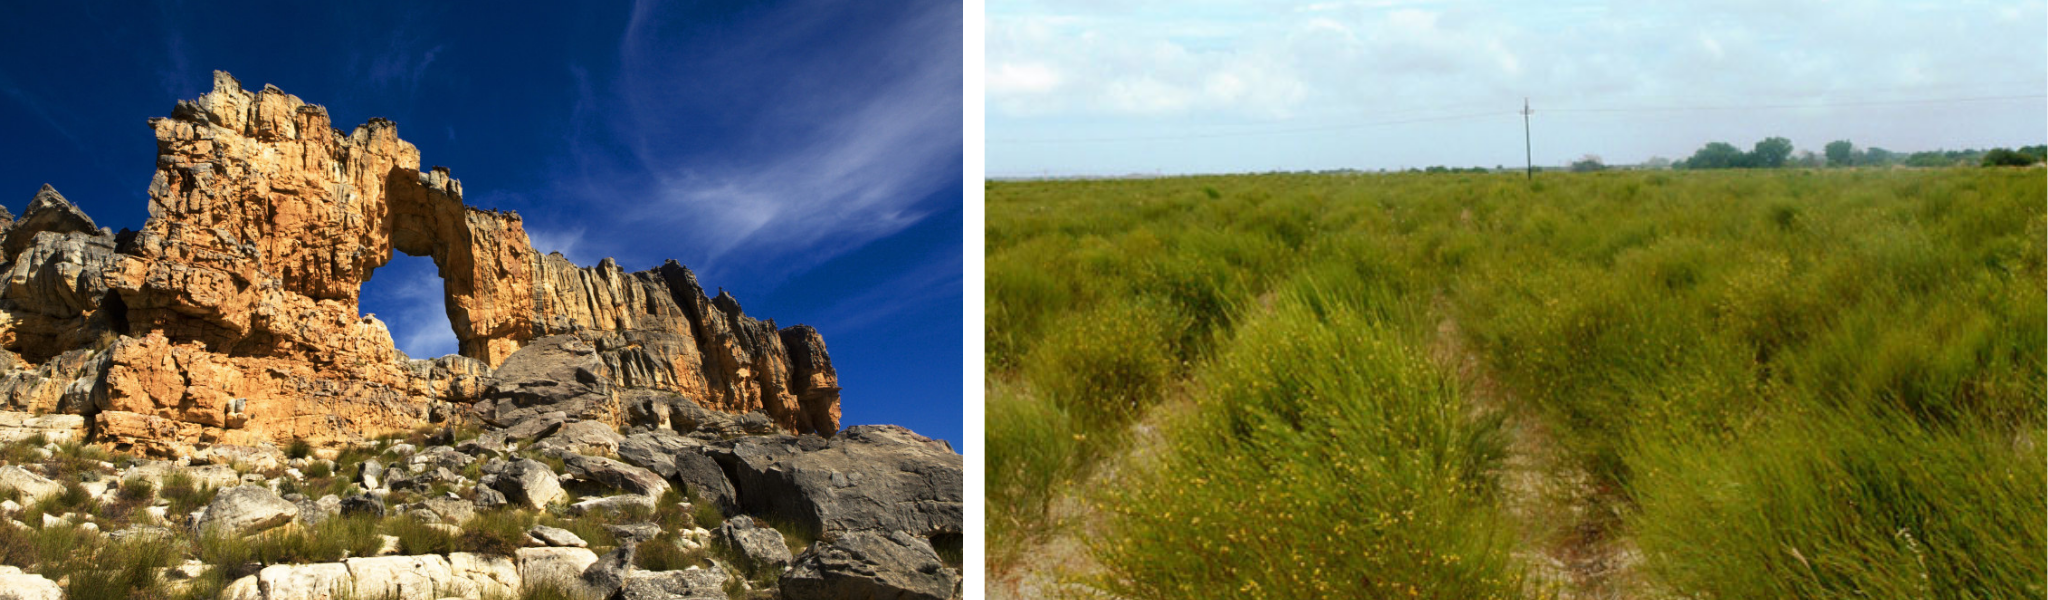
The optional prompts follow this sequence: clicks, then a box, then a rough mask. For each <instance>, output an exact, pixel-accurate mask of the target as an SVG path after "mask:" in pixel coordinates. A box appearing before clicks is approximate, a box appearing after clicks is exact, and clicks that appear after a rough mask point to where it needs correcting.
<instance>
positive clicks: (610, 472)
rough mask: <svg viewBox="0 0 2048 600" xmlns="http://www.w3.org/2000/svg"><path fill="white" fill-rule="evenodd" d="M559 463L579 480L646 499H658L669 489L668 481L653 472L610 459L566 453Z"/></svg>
mask: <svg viewBox="0 0 2048 600" xmlns="http://www.w3.org/2000/svg"><path fill="white" fill-rule="evenodd" d="M562 462H563V463H564V464H566V465H567V466H568V467H569V474H570V475H574V476H576V477H577V478H579V479H584V480H587V481H594V482H597V483H601V484H604V485H606V486H609V487H613V488H617V489H620V490H624V491H627V492H631V493H634V494H640V495H643V496H647V497H649V498H660V497H661V495H662V494H663V493H665V492H667V491H668V481H666V480H664V479H662V478H661V476H660V475H656V474H654V472H653V471H649V470H647V469H642V468H640V467H636V466H633V465H629V464H626V463H622V462H619V461H616V460H612V459H609V458H600V457H596V456H584V455H581V454H569V455H566V456H563V457H562Z"/></svg>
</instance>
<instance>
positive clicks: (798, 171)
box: [561, 2, 962, 281]
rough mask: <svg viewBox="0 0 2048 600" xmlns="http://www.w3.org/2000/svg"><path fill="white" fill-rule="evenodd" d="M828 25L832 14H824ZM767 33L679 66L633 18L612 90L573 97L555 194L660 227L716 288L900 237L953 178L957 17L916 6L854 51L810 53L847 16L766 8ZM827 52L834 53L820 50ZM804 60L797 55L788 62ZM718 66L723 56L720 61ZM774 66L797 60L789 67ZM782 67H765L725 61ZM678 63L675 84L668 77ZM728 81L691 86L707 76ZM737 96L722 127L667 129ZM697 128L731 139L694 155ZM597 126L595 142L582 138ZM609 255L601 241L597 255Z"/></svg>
mask: <svg viewBox="0 0 2048 600" xmlns="http://www.w3.org/2000/svg"><path fill="white" fill-rule="evenodd" d="M835 11H836V12H835ZM768 12H772V13H773V14H772V18H762V19H761V22H763V23H768V22H773V23H776V27H775V28H774V30H771V31H768V32H767V33H763V34H761V35H755V36H750V37H749V38H748V39H745V40H742V41H739V42H737V43H739V44H743V45H744V46H743V47H737V48H728V49H722V50H721V51H719V52H713V53H711V54H713V55H712V56H705V55H704V54H705V52H704V50H702V49H701V48H696V47H690V48H689V49H688V50H687V51H686V52H689V53H695V54H692V55H678V54H677V53H678V52H679V51H682V50H679V49H678V48H676V47H674V46H673V41H672V40H673V38H674V37H675V36H674V35H673V34H672V33H670V32H667V31H663V30H662V28H663V27H674V26H677V25H675V24H673V23H669V22H667V21H665V18H667V15H665V14H663V7H662V6H660V5H659V4H658V3H655V2H641V3H637V4H636V5H635V9H634V11H633V13H632V16H631V18H630V23H629V25H628V26H627V29H626V33H625V35H623V36H622V41H621V45H620V58H621V63H622V68H621V70H620V80H619V81H617V82H614V83H613V84H612V85H611V86H609V89H606V88H605V87H603V86H596V85H593V84H592V82H591V78H590V75H589V73H587V72H585V71H583V70H581V69H580V68H573V67H572V70H573V71H574V72H573V74H574V75H575V76H576V78H577V80H578V81H579V82H581V84H580V85H579V89H578V90H577V101H576V105H575V109H574V111H573V112H574V113H575V114H574V115H573V116H574V117H575V118H573V119H572V123H571V125H570V130H571V131H570V133H569V135H570V138H571V139H570V145H571V148H570V152H571V153H573V154H575V155H578V156H581V157H609V156H616V155H617V154H618V152H617V150H618V149H620V148H623V149H625V150H627V152H626V154H629V155H630V161H629V162H628V163H626V164H619V163H616V162H613V163H606V162H604V159H602V158H600V159H589V158H585V159H582V160H579V161H577V164H575V165H572V166H571V167H570V168H573V169H575V171H576V172H577V173H578V175H579V176H578V177H574V178H571V179H572V180H570V181H566V182H563V183H562V184H561V187H562V191H563V192H564V193H568V194H572V195H575V196H577V197H580V198H583V199H585V200H587V201H588V202H589V203H591V204H592V205H593V206H605V207H608V209H609V210H614V211H616V213H617V214H618V215H619V217H620V218H622V219H624V220H627V221H629V222H631V223H634V224H637V225H639V226H642V227H659V228H661V229H662V230H663V231H664V232H665V233H667V234H668V236H667V237H664V238H663V239H662V240H661V244H662V245H663V246H664V247H666V248H667V252H668V253H669V254H670V255H671V256H675V257H676V258H681V259H684V260H685V261H686V262H691V263H692V267H693V268H697V269H698V270H699V271H700V273H704V274H707V275H716V274H718V273H720V272H722V271H724V270H727V269H731V268H735V267H739V268H745V269H747V270H749V271H752V272H755V273H757V274H759V273H770V274H771V276H769V277H767V279H768V280H771V281H772V280H773V279H774V277H773V276H772V274H773V273H781V274H785V275H786V274H789V273H794V272H796V271H797V270H799V269H801V268H803V267H805V266H808V265H810V264H816V263H817V262H820V261H823V260H826V259H828V258H830V257H832V256H834V255H836V254H838V253H841V252H844V251H846V250H849V249H852V248H857V247H859V246H860V245H862V244H865V243H867V242H870V241H872V240H875V239H878V238H881V237H885V236H888V235H890V234H892V233H895V232H898V231H901V230H902V229H903V228H905V227H908V226H910V225H911V224H914V223H916V222H917V221H918V220H920V219H922V218H924V217H925V216H926V215H927V212H928V210H927V209H925V208H920V204H921V203H923V202H925V201H926V200H927V197H928V196H930V195H931V194H932V193H933V192H935V191H938V190H939V189H941V188H942V187H943V186H946V185H950V184H951V183H952V182H953V181H955V180H957V178H958V176H959V173H960V159H961V156H962V154H961V149H960V144H961V137H960V125H961V123H960V119H961V107H960V71H961V69H960V62H959V60H960V59H959V57H960V54H961V51H960V43H961V38H960V24H959V19H960V7H959V6H958V5H955V4H948V3H944V2H936V3H926V4H925V5H923V6H921V7H918V8H917V9H915V10H912V11H911V12H912V14H909V15H905V16H903V17H902V18H896V19H891V20H889V21H887V22H884V23H882V24H880V25H879V26H880V27H881V28H882V29H883V30H882V31H878V32H876V33H875V34H873V35H871V36H863V39H860V40H857V41H856V42H855V43H856V44H858V46H856V47H847V48H844V49H843V50H841V51H833V52H817V51H814V50H810V49H809V48H810V47H811V46H814V45H817V44H820V43H821V40H831V39H833V38H832V37H831V36H832V35H834V32H836V31H837V30H838V29H839V23H838V21H841V20H844V19H848V18H855V17H859V16H864V15H860V14H858V11H852V12H851V13H849V12H848V11H847V10H846V9H821V8H820V7H816V6H792V7H782V8H778V9H774V10H771V11H768ZM822 43H825V44H828V45H829V44H839V43H845V42H843V41H826V42H822ZM797 48H801V49H803V50H802V51H799V52H791V51H790V50H791V49H797ZM720 52H723V54H721V53H720ZM784 55H794V56H797V58H789V57H788V56H784ZM748 56H780V57H781V58H777V59H775V60H778V61H783V62H778V63H777V64H774V65H766V64H758V63H755V62H753V61H751V60H745V59H741V58H736V57H748ZM690 61H699V62H695V63H691V64H692V66H691V67H689V69H690V70H688V71H683V72H678V70H677V69H676V68H671V67H668V66H665V65H671V64H682V63H686V62H690ZM707 64H708V65H717V67H716V68H720V69H733V72H730V73H727V74H725V75H724V78H725V80H722V81H716V82H709V83H704V82H699V81H698V80H699V79H701V78H704V77H706V76H707V75H708V74H707V73H705V72H704V65H707ZM726 91H730V92H731V93H735V94H743V95H744V97H745V101H744V103H745V106H740V107H725V106H721V112H724V113H726V114H723V115H720V116H716V117H707V116H704V115H702V114H691V115H689V116H681V117H679V116H678V112H679V111H678V110H677V108H676V106H677V105H678V103H679V102H683V103H695V104H692V106H702V105H703V103H704V102H705V101H704V97H705V95H708V94H719V93H721V92H726ZM698 119H711V120H722V121H723V122H720V123H718V126H719V127H723V128H727V129H722V131H731V130H732V129H739V130H743V131H747V133H745V134H740V135H731V134H728V135H726V136H725V137H723V138H720V139H719V140H718V141H717V142H716V144H718V145H719V146H722V147H715V148H714V147H705V146H698V145H693V144H692V142H693V140H690V139H688V138H686V137H682V136H688V135H691V134H694V133H697V132H698V131H700V130H699V129H697V128H696V125H697V123H694V122H692V121H694V120H698ZM593 121H599V122H602V123H603V127H602V128H601V129H593V128H590V127H589V125H590V124H591V123H592V122H593ZM593 243H596V244H598V245H600V246H605V250H606V251H621V249H620V248H617V247H616V246H617V242H614V241H612V240H593Z"/></svg>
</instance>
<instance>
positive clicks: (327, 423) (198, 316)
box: [0, 72, 840, 454]
mask: <svg viewBox="0 0 2048 600" xmlns="http://www.w3.org/2000/svg"><path fill="white" fill-rule="evenodd" d="M150 126H151V127H152V128H153V129H154V130H155V132H156V139H157V152H158V157H157V172H156V175H155V177H154V179H153V180H152V181H151V183H150V188H149V198H150V205H149V210H150V215H151V216H150V219H149V221H148V223H147V224H146V225H144V227H143V229H142V230H141V231H137V232H125V231H124V232H122V233H121V234H119V235H116V234H114V233H112V232H109V231H107V230H105V229H99V228H97V227H96V226H95V225H94V223H93V221H92V219H91V218H90V217H88V216H86V215H85V214H84V213H83V212H82V211H79V210H78V209H77V208H76V207H75V206H73V205H71V204H70V203H69V202H67V201H65V199H64V198H63V197H62V195H60V194H58V193H57V192H56V191H55V190H53V189H50V188H48V187H47V186H46V187H45V188H44V189H43V190H42V191H40V192H38V193H37V194H36V195H35V198H34V199H33V200H32V201H31V202H30V204H29V206H28V207H27V209H26V210H25V211H24V212H23V214H22V216H21V218H20V219H18V220H15V219H12V218H11V216H7V215H0V216H5V217H6V218H0V252H4V256H0V272H4V273H6V276H7V281H6V285H5V286H4V288H0V348H5V349H6V350H7V351H9V352H10V353H11V354H9V355H4V356H0V403H4V406H0V409H5V410H17V411H29V412H43V413H67V414H77V415H82V416H86V417H88V418H89V430H90V431H89V433H90V435H91V436H92V437H93V439H95V440H98V441H102V442H105V443H108V444H111V445H113V446H115V447H117V448H136V449H142V450H148V451H152V452H157V453H171V454H179V453H185V452H189V451H191V450H192V449H194V448H197V447H200V446H204V445H208V444H233V445H246V444H256V443H262V442H275V443H281V442H284V441H286V440H293V439H303V440H308V441H310V442H313V443H314V444H315V445H329V444H333V443H338V442H343V441H349V440H354V439H360V438H363V437H367V436H374V435H378V434H382V433H387V432H394V431H401V430H409V429H413V428H415V427H417V426H419V425H422V424H425V423H429V422H436V421H439V420H441V419H443V418H445V417H447V416H449V415H454V414H461V413H464V412H466V411H469V410H470V409H471V404H472V403H477V402H478V401H480V400H481V401H483V402H481V403H480V404H478V406H479V407H481V408H485V409H487V410H488V411H502V410H503V409H505V407H506V406H507V405H508V403H509V405H513V406H514V407H515V408H516V405H517V404H518V402H517V400H507V398H512V397H513V396H516V395H517V394H516V391H507V390H509V389H511V388H508V387H507V385H511V386H512V387H517V386H516V385H513V384H516V382H513V384H507V383H506V381H507V380H508V378H512V379H516V378H517V377H520V376H523V375H520V374H517V373H506V374H504V376H500V374H499V373H498V372H497V369H498V368H499V367H500V366H502V365H504V364H505V363H506V362H507V359H508V358H509V357H511V356H513V355H514V353H516V352H518V351H519V350H520V349H522V348H524V347H526V346H527V345H528V344H529V343H531V342H533V341H534V340H537V339H541V338H556V337H563V336H566V337H571V338H574V339H575V340H577V341H578V342H579V343H580V344H581V345H582V346H583V348H584V349H585V350H587V354H586V356H587V357H588V359H589V360H587V361H585V362H586V363H587V364H584V365H583V366H581V367H579V369H580V371H581V372H583V373H586V374H587V375H588V378H589V379H590V381H586V382H583V383H582V385H584V386H585V387H586V388H588V389H587V390H586V392H587V393H588V394H589V395H590V396H589V397H588V398H587V399H586V400H587V402H586V403H585V404H586V405H587V406H583V410H582V411H581V412H582V413H584V414H579V415H575V416H578V417H582V418H594V419H607V420H610V421H611V422H613V423H622V422H625V421H628V420H630V417H631V415H629V414H628V413H629V412H630V411H629V410H628V409H627V408H626V402H625V401H623V400H622V398H626V397H628V396H630V395H632V394H635V393H641V394H642V396H639V397H644V392H646V391H653V392H658V393H668V394H678V395H680V396H681V397H683V398H687V399H689V400H690V401H692V402H691V403H692V404H694V405H697V406H701V407H704V408H708V409H711V410H715V411H722V412H728V413H748V412H760V413H762V414H763V415H765V417H766V418H767V420H768V421H769V422H771V423H773V425H774V426H775V427H776V428H778V429H781V430H783V431H786V432H789V433H795V434H801V433H818V434H822V435H826V436H830V435H832V434H834V433H836V432H837V431H838V428H839V416H840V412H839V387H838V379H837V374H836V373H835V372H834V371H833V369H832V364H831V358H830V356H829V355H828V354H827V352H826V349H825V344H824V340H823V338H822V337H821V336H819V334H818V332H817V331H815V330H813V329H812V328H810V327H807V326H803V325H798V326H794V327H788V328H778V327H777V326H776V324H775V322H774V321H773V320H766V321H763V320H757V319H755V318H754V317H751V316H748V315H746V314H745V313H744V312H743V311H742V310H741V308H740V304H739V302H738V300H736V299H735V298H733V296H732V295H731V294H729V293H725V292H724V291H722V290H721V291H719V292H718V293H716V294H715V295H714V294H711V293H707V292H706V290H705V288H704V287H703V286H702V285H700V284H699V283H698V281H697V278H696V275H695V274H693V273H691V272H690V270H689V269H687V268H685V267H683V266H682V265H679V264H676V263H675V262H673V261H671V262H669V263H667V264H664V265H662V266H660V267H658V268H655V269H651V270H647V271H641V272H637V273H628V272H626V271H624V270H623V269H621V268H620V267H619V266H618V265H617V264H616V263H614V262H612V261H611V260H610V259H606V260H605V261H604V262H602V263H600V264H598V265H596V266H593V267H578V266H576V265H574V264H571V263H570V262H569V261H568V260H567V259H565V258H563V257H562V256H560V255H559V254H550V255H543V254H540V253H539V252H536V251H535V250H534V249H533V248H532V246H531V244H530V243H529V241H528V238H527V235H526V231H525V229H524V226H523V223H522V221H521V219H520V217H519V215H517V214H516V213H506V212H498V211H489V210H482V209H478V208H475V207H471V206H468V205H466V204H464V203H463V200H462V185H461V183H460V182H458V181H456V180H455V179H454V178H452V177H451V176H450V174H449V172H448V170H447V169H445V168H439V167H436V168H434V169H430V170H424V171H423V170H421V167H420V165H421V162H420V156H419V151H418V149H417V148H415V147H414V146H413V145H412V144H410V143H407V142H405V141H404V140H402V139H400V138H399V137H398V133H397V127H396V126H395V125H394V124H392V123H391V122H389V121H385V120H382V119H372V120H371V121H370V122H369V123H367V124H364V125H362V126H359V127H357V128H355V129H354V130H353V131H351V132H348V133H346V134H344V133H342V132H341V131H338V130H336V129H334V128H333V127H332V124H331V123H330V122H329V119H328V115H327V111H326V109H324V108H322V107H320V106H317V105H311V104H306V103H305V102H303V101H301V100H300V99H299V98H297V97H295V96H292V95H290V94H286V93H284V92H283V91H281V90H278V89H277V88H275V87H270V86H265V87H264V88H263V89H261V90H257V91H249V90H246V89H244V88H243V87H242V85H241V83H240V82H238V81H236V80H235V79H234V78H233V77H231V76H229V75H227V74H226V73H219V72H216V73H215V75H214V89H213V91H212V92H210V93H207V94H206V95H204V96H202V97H200V98H198V99H196V100H189V101H181V102H179V103H178V104H177V105H176V107H175V108H174V109H173V110H172V112H171V116H169V117H162V118H156V119H151V120H150ZM392 252H402V253H405V254H408V255H414V256H427V257H431V258H432V259H433V261H434V264H435V266H436V267H437V269H438V270H439V273H440V275H441V277H442V279H443V281H444V283H445V296H446V306H447V310H448V318H449V322H450V323H451V324H452V325H453V327H454V330H455V334H456V337H457V339H458V340H459V341H460V348H461V355H460V356H451V357H443V358H440V359H434V360H411V359H408V358H407V357H405V356H404V355H403V354H402V353H399V352H398V351H397V350H396V349H395V347H394V346H393V344H392V340H391V335H390V332H389V331H388V330H387V329H386V328H385V326H384V324H383V323H381V322H379V321H378V320H376V319H375V318H374V317H367V316H361V315H360V309H359V305H358V301H359V299H360V291H361V285H362V283H363V282H364V281H367V280H369V279H370V277H371V276H372V274H373V273H374V272H375V270H376V269H377V268H378V267H380V266H383V265H384V264H385V263H387V262H388V261H390V259H391V257H392ZM502 424H503V423H501V425H502Z"/></svg>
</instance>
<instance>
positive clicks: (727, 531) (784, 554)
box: [718, 515, 790, 572]
mask: <svg viewBox="0 0 2048 600" xmlns="http://www.w3.org/2000/svg"><path fill="white" fill-rule="evenodd" d="M718 537H719V538H720V539H723V540H725V543H726V545H729V546H731V547H732V548H733V549H734V550H738V551H739V553H740V555H742V556H745V557H747V559H748V560H750V561H753V563H754V565H755V567H756V568H768V569H773V570H774V571H776V572H780V571H782V568H783V567H786V566H789V561H790V556H789V546H788V545H787V544H784V543H783V541H782V532H780V531H776V530H775V529H773V528H770V527H766V526H763V525H761V524H759V523H757V522H755V521H754V518H753V517H749V516H746V515H739V516H736V517H733V518H730V519H726V520H725V524H724V525H720V526H718Z"/></svg>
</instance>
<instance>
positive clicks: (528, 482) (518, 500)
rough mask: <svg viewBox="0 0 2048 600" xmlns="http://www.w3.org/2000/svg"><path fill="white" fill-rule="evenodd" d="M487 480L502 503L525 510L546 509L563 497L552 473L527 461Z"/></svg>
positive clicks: (521, 461)
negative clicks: (489, 480) (500, 494)
mask: <svg viewBox="0 0 2048 600" xmlns="http://www.w3.org/2000/svg"><path fill="white" fill-rule="evenodd" d="M487 478H489V479H491V487H492V488H493V489H496V490H498V491H499V492H503V493H504V494H505V499H506V501H508V502H510V503H513V504H518V505H521V506H525V507H528V508H533V509H544V508H547V506H548V505H549V504H552V503H554V502H555V501H556V500H560V499H562V497H563V496H564V495H566V493H565V492H563V491H562V482H561V481H560V480H558V479H556V478H555V472H554V471H552V470H549V469H548V466H547V465H546V464H543V463H541V462H540V461H537V460H533V459H531V458H524V459H520V460H517V461H513V462H511V463H509V464H507V465H505V467H504V469H503V470H502V471H501V472H499V473H497V474H494V475H489V476H487Z"/></svg>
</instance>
